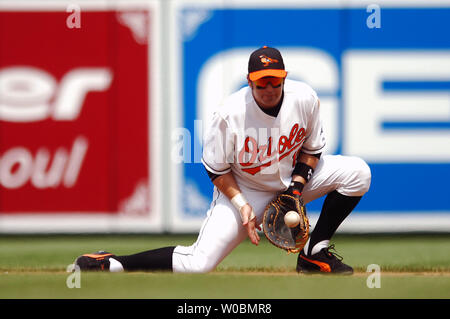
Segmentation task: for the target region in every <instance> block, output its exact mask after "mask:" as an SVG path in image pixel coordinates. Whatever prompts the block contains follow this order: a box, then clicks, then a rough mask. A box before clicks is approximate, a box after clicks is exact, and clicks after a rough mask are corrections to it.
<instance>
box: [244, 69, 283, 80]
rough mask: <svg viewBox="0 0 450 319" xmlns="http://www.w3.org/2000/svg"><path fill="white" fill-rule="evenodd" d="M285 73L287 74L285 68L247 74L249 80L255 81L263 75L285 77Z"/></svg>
mask: <svg viewBox="0 0 450 319" xmlns="http://www.w3.org/2000/svg"><path fill="white" fill-rule="evenodd" d="M286 75H287V72H286V71H285V70H280V69H266V70H261V71H255V72H252V73H250V74H249V75H248V77H249V79H250V81H256V80H258V79H260V78H263V77H265V76H274V77H277V78H285V77H286Z"/></svg>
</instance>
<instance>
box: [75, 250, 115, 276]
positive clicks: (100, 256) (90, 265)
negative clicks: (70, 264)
mask: <svg viewBox="0 0 450 319" xmlns="http://www.w3.org/2000/svg"><path fill="white" fill-rule="evenodd" d="M111 257H116V255H113V254H111V253H108V252H106V251H98V252H95V253H92V254H84V255H81V256H80V257H78V258H77V259H76V260H75V266H78V267H80V270H90V271H102V270H109V258H111Z"/></svg>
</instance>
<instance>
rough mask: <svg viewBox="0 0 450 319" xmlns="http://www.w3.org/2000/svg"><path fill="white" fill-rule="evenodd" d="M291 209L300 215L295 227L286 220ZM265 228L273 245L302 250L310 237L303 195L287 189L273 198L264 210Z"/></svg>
mask: <svg viewBox="0 0 450 319" xmlns="http://www.w3.org/2000/svg"><path fill="white" fill-rule="evenodd" d="M291 210H293V211H296V212H297V213H298V214H299V215H300V223H299V224H298V225H297V226H295V227H293V228H290V227H288V226H287V225H286V223H285V222H284V215H286V213H287V212H289V211H291ZM263 230H264V235H266V237H267V239H268V240H269V241H270V242H271V243H272V244H273V245H275V246H277V247H279V248H281V249H284V250H286V251H288V252H291V253H298V252H300V251H301V250H302V248H303V247H304V246H305V244H306V242H307V241H308V238H309V220H308V217H307V215H306V207H305V205H304V204H303V199H302V197H301V195H298V193H297V194H296V192H294V193H293V194H292V193H290V192H289V191H286V192H284V193H281V194H279V195H278V196H277V197H276V198H275V199H273V200H272V201H271V202H270V203H269V204H268V205H267V206H266V208H265V210H264V217H263Z"/></svg>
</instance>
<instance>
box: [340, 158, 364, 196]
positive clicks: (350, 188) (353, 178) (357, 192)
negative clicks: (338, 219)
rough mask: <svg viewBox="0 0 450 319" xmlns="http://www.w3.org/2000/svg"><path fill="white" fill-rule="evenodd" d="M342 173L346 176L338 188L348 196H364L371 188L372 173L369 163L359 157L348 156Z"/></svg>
mask: <svg viewBox="0 0 450 319" xmlns="http://www.w3.org/2000/svg"><path fill="white" fill-rule="evenodd" d="M342 174H343V175H344V176H346V177H345V178H343V180H342V182H341V186H340V187H339V188H338V189H337V191H339V193H341V194H342V195H346V196H363V195H364V194H365V193H367V191H368V190H369V188H370V182H371V179H372V173H371V171H370V167H369V165H367V163H366V162H365V161H364V160H363V159H361V158H359V157H353V156H352V157H346V165H345V168H343V171H342Z"/></svg>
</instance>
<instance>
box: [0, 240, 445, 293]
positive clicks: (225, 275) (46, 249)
mask: <svg viewBox="0 0 450 319" xmlns="http://www.w3.org/2000/svg"><path fill="white" fill-rule="evenodd" d="M193 241H195V236H191V235H186V236H180V235H178V236H156V235H111V236H105V235H99V236H94V235H89V236H88V235H71V236H68V235H64V236H56V235H54V236H0V298H2V299H4V298H8V299H10V298H71V299H72V298H119V299H122V298H135V299H136V298H138V299H139V298H158V299H185V298H188V299H194V298H201V299H210V298H214V299H230V298H238V299H240V298H249V299H260V298H270V299H279V298H285V299H298V298H321V299H324V298H384V299H385V298H388V299H392V298H433V299H441V298H445V299H448V298H450V253H449V243H450V235H402V236H398V235H397V236H387V235H385V236H373V235H372V236H370V235H368V236H363V235H352V236H349V235H347V236H344V235H341V236H336V237H335V238H334V239H333V243H335V244H336V248H337V251H338V253H339V254H340V255H342V256H343V257H344V261H345V262H346V263H348V264H350V265H352V266H353V267H354V268H355V270H356V272H355V274H354V275H353V276H345V277H343V276H321V275H314V276H307V275H299V274H297V273H296V272H295V264H296V260H297V256H296V255H292V254H289V255H288V254H286V253H285V252H283V251H281V250H280V249H277V248H275V247H273V246H272V245H270V244H269V243H268V242H267V241H266V240H265V239H264V238H262V241H261V244H260V245H259V246H258V247H255V246H253V245H251V243H250V242H249V241H245V242H244V243H243V244H241V245H240V246H239V247H238V248H237V249H236V250H235V251H233V252H232V254H231V255H230V256H228V257H227V258H226V259H225V260H224V261H223V262H222V263H221V264H220V265H219V267H218V268H217V270H216V271H214V272H211V273H208V274H172V273H144V272H137V273H120V274H111V273H81V275H80V276H81V280H80V284H81V286H80V288H72V289H70V288H68V287H67V285H66V280H67V278H68V276H69V275H71V274H70V273H68V272H66V268H67V266H68V265H69V264H71V263H73V261H74V259H75V257H76V256H78V255H80V254H83V253H88V252H94V251H97V250H100V249H102V250H107V251H110V252H113V253H115V254H118V255H123V254H131V253H136V252H140V251H144V250H148V249H153V248H159V247H162V246H169V245H170V246H173V245H177V244H182V245H190V244H191V243H192V242H193ZM370 264H377V265H379V266H380V267H381V273H380V285H381V287H380V288H368V286H367V279H368V277H369V275H371V273H368V272H366V270H367V266H368V265H370Z"/></svg>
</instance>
